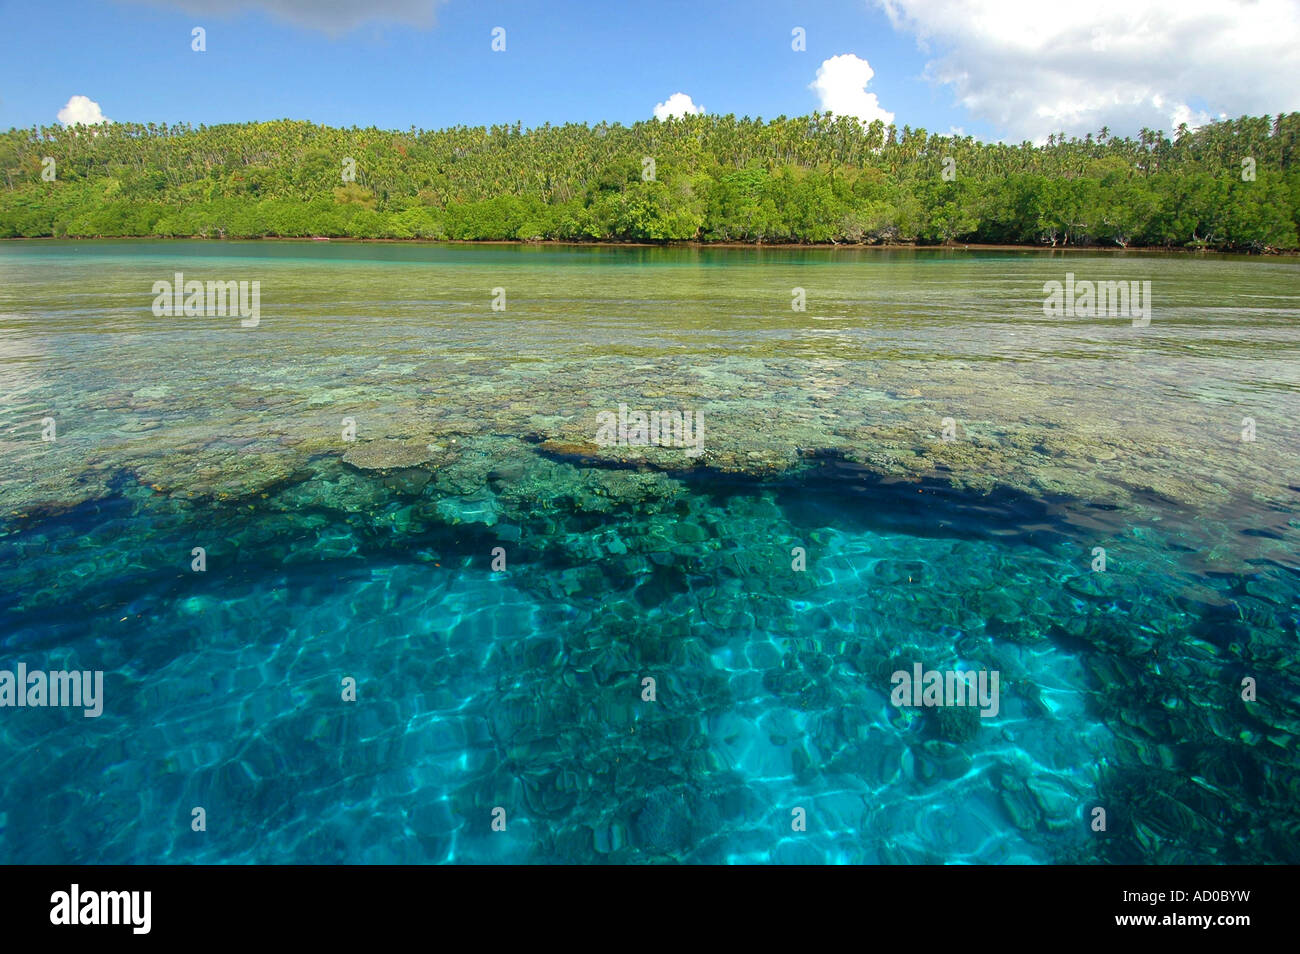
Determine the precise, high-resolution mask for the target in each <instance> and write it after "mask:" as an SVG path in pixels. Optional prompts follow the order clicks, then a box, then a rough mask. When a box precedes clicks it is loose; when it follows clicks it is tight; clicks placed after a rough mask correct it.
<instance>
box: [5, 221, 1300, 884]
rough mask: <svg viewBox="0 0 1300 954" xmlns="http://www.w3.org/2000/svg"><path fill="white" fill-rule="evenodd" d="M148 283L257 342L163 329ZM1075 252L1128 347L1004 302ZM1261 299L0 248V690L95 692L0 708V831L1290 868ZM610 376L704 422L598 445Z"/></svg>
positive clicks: (1178, 275) (212, 841) (1215, 288)
mask: <svg viewBox="0 0 1300 954" xmlns="http://www.w3.org/2000/svg"><path fill="white" fill-rule="evenodd" d="M175 271H183V272H184V273H185V274H186V277H194V278H200V279H220V280H252V281H259V282H260V283H261V302H262V305H261V320H260V324H259V325H258V326H257V327H256V328H247V329H244V328H240V327H239V321H238V318H237V317H236V318H233V319H232V318H230V317H221V316H213V317H207V316H203V317H197V318H166V317H157V316H155V315H154V314H153V313H152V311H151V309H150V306H151V303H152V302H153V298H154V296H153V294H152V293H151V286H152V285H153V283H154V282H155V281H158V280H170V279H171V278H172V275H173V273H174V272H175ZM1066 271H1070V272H1073V273H1075V274H1078V275H1080V276H1084V277H1087V276H1095V278H1096V279H1097V280H1119V279H1123V280H1130V279H1134V280H1138V279H1141V280H1150V281H1151V282H1152V285H1153V289H1154V299H1155V306H1154V308H1153V312H1152V317H1151V322H1150V326H1149V327H1144V328H1137V327H1134V326H1133V325H1132V323H1131V322H1130V321H1128V320H1125V319H1123V318H1112V317H1103V318H1096V319H1090V318H1067V319H1059V320H1053V319H1048V318H1046V317H1045V316H1044V314H1043V311H1042V308H1041V303H1042V298H1043V293H1042V286H1043V283H1044V282H1045V281H1048V280H1052V279H1057V280H1060V279H1063V278H1064V274H1065V272H1066ZM1298 278H1300V265H1297V264H1295V263H1294V262H1292V261H1288V260H1279V261H1258V260H1255V261H1252V260H1242V259H1230V258H1216V257H1199V258H1197V257H1192V256H1157V255H1138V254H1132V255H1072V256H1063V255H1060V254H1053V253H1032V252H1025V253H992V252H982V253H969V252H961V251H953V252H945V251H936V252H931V253H926V252H898V253H886V252H880V251H870V250H868V251H865V252H849V251H842V250H841V251H831V252H827V251H749V250H745V251H739V250H738V251H723V250H708V251H701V250H657V249H582V248H573V249H550V248H545V249H537V248H517V247H473V248H469V247H439V246H419V245H402V246H384V245H351V244H340V243H287V242H286V243H215V242H214V243H148V242H103V243H82V244H76V243H59V242H21V243H6V244H5V245H3V246H0V279H3V281H2V282H0V382H3V391H0V394H3V409H4V414H3V415H2V418H3V420H2V421H0V442H2V443H3V451H4V453H3V455H2V456H0V514H3V523H2V524H0V670H5V669H9V670H14V669H16V667H17V665H18V664H19V663H20V662H21V663H25V664H26V666H27V667H28V669H29V670H33V669H43V670H57V669H72V668H76V669H86V670H102V671H103V672H104V695H105V698H104V711H103V714H102V715H101V716H100V717H99V718H96V719H87V718H84V717H83V716H82V713H81V711H80V710H77V709H57V708H22V709H19V708H0V860H4V861H6V862H10V863H59V862H72V863H151V862H199V863H248V862H305V863H336V862H341V863H378V862H398V863H437V862H453V863H476V862H477V863H483V862H487V863H492V862H530V863H535V862H543V863H546V862H550V863H554V862H613V863H645V862H665V861H667V862H674V861H677V862H721V863H727V862H732V863H737V862H739V863H743V862H776V863H915V862H955V863H1007V862H1012V863H1016V862H1020V863H1052V862H1084V863H1096V862H1111V863H1114V862H1128V863H1148V862H1152V863H1169V862H1211V863H1214V862H1290V863H1294V862H1296V861H1300V849H1298V848H1297V844H1298V842H1297V838H1296V833H1297V826H1298V825H1300V817H1298V816H1297V808H1296V806H1297V805H1298V804H1300V799H1298V796H1300V775H1297V754H1296V745H1297V739H1298V738H1300V679H1298V678H1297V676H1298V673H1297V662H1296V660H1297V649H1298V648H1300V642H1298V633H1297V626H1298V625H1300V560H1297V557H1296V554H1297V541H1298V540H1300V513H1297V503H1298V502H1300V475H1298V469H1297V463H1298V462H1300V441H1298V440H1297V437H1300V434H1298V433H1297V423H1296V422H1297V421H1300V371H1298V370H1297V369H1298V368H1300V364H1298V363H1297V353H1296V352H1297V346H1298V345H1300V334H1298V333H1297V326H1296V323H1295V322H1296V319H1297V317H1298V316H1300V282H1298V281H1297V279H1298ZM796 287H798V288H803V289H804V290H805V293H806V298H807V302H808V304H807V310H806V311H804V312H797V311H793V310H792V309H791V307H790V303H791V300H792V292H791V290H792V289H794V288H796ZM495 288H503V289H504V290H505V299H506V302H507V304H506V309H505V310H504V311H493V310H492V300H493V296H494V292H493V289H495ZM620 403H622V404H627V405H629V406H631V407H634V408H636V407H640V408H646V409H649V408H651V407H655V408H661V407H662V408H681V409H685V410H692V411H695V412H698V413H699V414H700V415H701V416H702V419H703V421H704V422H705V423H704V439H703V453H702V454H701V455H700V456H699V457H695V458H693V457H688V456H687V455H685V454H684V453H683V452H682V450H681V449H680V448H649V449H646V448H628V447H603V446H600V445H598V444H597V443H596V442H595V440H594V435H595V433H596V428H597V424H596V420H597V414H598V413H599V412H601V411H607V410H611V409H616V408H617V407H618V405H619V404H620ZM47 417H49V418H53V419H54V420H55V422H56V424H57V435H58V436H57V440H55V441H52V442H49V441H42V440H41V431H42V426H43V425H42V423H41V422H42V421H43V420H44V419H45V418H47ZM946 417H950V418H952V419H953V422H954V425H955V430H956V434H955V439H954V440H952V441H944V440H943V439H942V436H941V434H942V429H943V424H942V420H943V418H946ZM1246 417H1249V418H1251V419H1252V420H1253V421H1254V422H1255V426H1256V433H1255V440H1253V441H1243V440H1242V439H1241V430H1242V419H1243V418H1246ZM344 418H349V419H351V420H352V421H354V423H355V426H356V440H355V441H345V440H344V439H343V436H342V429H343V423H342V422H343V419H344ZM194 547H204V548H205V550H206V560H207V564H206V570H205V571H204V572H202V573H199V572H194V571H193V570H192V568H191V560H192V550H193V548H194ZM1096 547H1104V548H1105V551H1106V558H1107V567H1106V570H1105V571H1104V572H1098V571H1095V570H1094V569H1093V562H1094V548H1096ZM496 548H501V549H500V550H497V549H496ZM795 548H802V550H803V553H804V558H805V560H806V568H805V569H802V570H797V569H794V568H793V566H792V564H793V563H795V562H796V561H795V558H794V555H793V554H792V551H793V550H794V549H795ZM497 555H503V556H504V559H505V561H506V562H505V567H504V568H494V565H493V563H494V558H496V557H497ZM499 566H500V564H499V562H498V567H499ZM913 663H922V664H923V665H924V666H925V667H926V668H929V669H938V670H946V669H954V668H955V669H961V670H981V669H982V670H996V671H998V672H999V673H1000V676H1001V693H1000V709H999V712H998V714H997V716H996V717H993V718H987V719H980V718H978V717H976V718H974V719H971V718H967V716H969V715H970V714H971V713H970V712H969V710H968V711H966V712H958V711H955V710H953V709H942V708H931V709H924V708H922V709H910V708H901V709H900V708H899V707H896V706H894V705H892V704H891V702H890V674H891V673H893V672H894V671H897V670H899V669H910V668H911V666H912V665H913ZM345 677H351V678H353V679H355V680H356V686H357V688H356V699H355V701H345V700H344V699H343V687H342V682H343V680H344V678H345ZM646 677H651V678H653V679H654V680H655V683H656V698H655V700H654V701H646V700H644V699H643V696H642V693H643V683H642V680H643V679H644V678H646ZM1247 677H1249V678H1251V679H1253V680H1255V683H1256V691H1257V698H1256V699H1254V700H1253V701H1245V700H1243V698H1242V686H1241V683H1242V680H1243V679H1244V678H1247ZM195 807H202V808H204V809H205V812H206V821H207V827H206V830H205V831H201V832H200V831H194V830H192V826H191V820H192V811H193V809H194V808H195ZM1099 807H1100V808H1104V809H1105V812H1106V829H1105V830H1104V831H1096V830H1094V829H1093V825H1092V822H1093V819H1094V810H1095V809H1096V808H1099ZM496 808H501V809H504V812H505V830H504V831H494V830H493V827H492V822H493V810H494V809H496ZM797 809H802V810H803V814H804V816H805V817H806V830H795V829H794V827H792V819H793V818H794V817H795V815H796V810H797Z"/></svg>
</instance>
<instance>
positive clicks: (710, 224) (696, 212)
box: [0, 113, 1300, 251]
mask: <svg viewBox="0 0 1300 954" xmlns="http://www.w3.org/2000/svg"><path fill="white" fill-rule="evenodd" d="M1298 137H1300V113H1289V114H1279V115H1278V116H1277V117H1275V118H1269V117H1262V118H1252V117H1242V118H1241V119H1236V120H1228V121H1224V122H1218V123H1213V124H1210V125H1207V126H1204V127H1201V128H1199V129H1197V130H1195V131H1189V130H1188V129H1187V128H1186V127H1181V128H1180V129H1179V130H1178V131H1177V132H1176V134H1175V136H1174V138H1173V139H1170V138H1168V137H1166V136H1165V134H1164V133H1163V132H1162V131H1152V130H1146V129H1144V130H1142V132H1141V134H1140V136H1139V137H1138V138H1137V139H1136V140H1135V139H1130V138H1116V137H1113V136H1111V135H1109V131H1108V130H1105V129H1103V130H1101V131H1100V132H1098V133H1097V134H1096V135H1092V134H1089V135H1088V136H1086V137H1084V138H1083V139H1078V138H1069V139H1067V138H1066V137H1065V136H1064V134H1061V135H1059V136H1056V135H1054V136H1051V137H1049V139H1048V142H1047V144H1046V145H1043V146H1035V145H1033V144H1031V143H1028V142H1023V143H1020V144H1019V145H1008V144H1005V143H983V142H978V141H975V140H974V139H972V138H971V137H969V136H966V137H954V136H939V135H932V134H930V133H927V132H926V130H924V129H911V128H909V127H907V126H904V127H903V128H902V129H901V130H899V129H897V128H895V127H894V126H892V125H891V126H889V127H884V126H882V124H881V123H880V122H878V121H877V122H874V123H872V124H870V125H869V126H866V125H863V124H862V123H860V122H858V121H857V120H856V119H852V118H849V117H833V116H831V115H830V114H829V113H826V114H813V115H810V116H802V117H796V118H787V117H785V116H781V117H778V118H776V119H774V120H770V121H766V122H765V121H763V120H762V119H749V118H744V119H737V118H736V117H735V116H730V115H727V116H714V115H696V116H686V117H683V118H679V119H670V120H667V121H659V120H650V121H647V122H640V123H636V124H635V125H632V126H622V125H618V124H612V125H611V124H606V123H601V124H598V125H595V126H588V125H586V124H580V125H579V124H566V125H563V126H551V125H544V126H541V127H538V128H536V129H530V130H523V129H521V128H520V127H519V125H518V124H515V125H501V126H492V127H490V128H485V127H475V128H470V127H464V126H458V127H455V128H452V129H444V130H438V131H422V130H416V129H414V128H412V129H410V130H409V131H406V132H392V131H384V130H380V129H374V128H369V129H358V128H356V127H353V128H351V129H335V128H331V127H326V126H319V125H316V124H313V123H309V122H299V121H291V120H279V121H275V122H263V123H243V124H233V125H221V126H212V127H205V126H199V127H198V128H193V127H191V126H188V125H174V126H158V125H154V124H152V123H150V124H147V125H141V124H133V123H113V124H105V125H99V126H74V127H68V128H64V127H43V128H32V129H30V130H17V129H11V130H9V131H8V132H5V133H0V173H2V174H3V185H2V187H0V237H16V236H32V237H35V236H58V237H94V236H103V237H110V236H204V237H227V238H239V237H260V236H283V237H305V236H349V237H354V238H427V239H464V240H473V239H495V240H501V239H521V240H525V241H527V240H541V239H558V240H569V241H592V240H605V241H641V242H666V241H684V240H694V241H704V242H717V241H727V242H767V243H785V242H811V243H823V242H826V243H829V242H835V243H843V242H850V243H858V242H865V243H889V242H918V243H942V242H951V241H965V242H991V243H1010V244H1050V245H1060V246H1075V245H1112V246H1114V245H1133V246H1157V247H1193V248H1217V249H1240V250H1249V251H1260V250H1264V249H1269V248H1281V249H1294V248H1297V246H1298V245H1300V241H1298V239H1297V228H1298V226H1300V163H1297V161H1296V157H1297V138H1298ZM51 159H52V160H53V163H51V162H50V161H49V160H51ZM348 160H351V161H352V162H351V167H350V166H349V162H348ZM349 173H350V174H349ZM51 176H52V178H51Z"/></svg>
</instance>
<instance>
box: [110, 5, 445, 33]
mask: <svg viewBox="0 0 1300 954" xmlns="http://www.w3.org/2000/svg"><path fill="white" fill-rule="evenodd" d="M135 2H137V3H147V4H150V5H152V6H170V7H179V8H180V9H181V10H184V11H185V12H186V13H192V14H194V15H196V16H224V15H228V14H239V13H246V12H248V11H250V10H256V11H261V12H264V13H268V14H270V15H271V16H273V17H275V18H276V19H279V20H284V21H285V22H287V23H292V24H294V25H295V26H302V27H308V28H309V29H313V30H323V31H324V32H326V33H331V34H340V33H346V32H347V31H349V30H352V29H354V28H356V27H358V26H360V25H361V24H363V23H366V22H369V21H386V22H389V23H402V24H407V25H409V26H415V27H420V28H422V29H428V28H429V27H432V26H433V25H434V23H435V22H436V16H435V12H436V9H437V7H438V5H439V4H440V3H445V2H447V0H135ZM199 25H200V26H201V25H202V24H199Z"/></svg>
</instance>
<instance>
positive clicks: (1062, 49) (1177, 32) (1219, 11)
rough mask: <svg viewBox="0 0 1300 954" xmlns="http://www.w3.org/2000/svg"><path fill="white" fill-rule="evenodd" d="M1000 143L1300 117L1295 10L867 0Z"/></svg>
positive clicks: (1165, 0) (1233, 3)
mask: <svg viewBox="0 0 1300 954" xmlns="http://www.w3.org/2000/svg"><path fill="white" fill-rule="evenodd" d="M874 2H875V4H876V5H877V6H878V7H880V8H881V9H883V10H884V11H885V13H886V14H887V15H888V17H889V19H890V22H891V23H892V24H893V26H894V28H895V29H896V30H899V31H903V32H907V33H911V34H913V35H914V36H915V37H916V39H917V41H918V43H919V45H920V47H921V49H922V50H923V51H924V52H926V53H928V54H930V55H931V56H932V59H930V61H929V62H928V63H927V64H926V71H925V72H926V76H927V78H929V79H930V80H932V81H933V82H936V83H939V84H942V85H946V86H948V87H949V88H951V90H952V91H953V94H954V96H955V97H956V101H957V103H958V104H959V105H961V106H962V107H964V108H965V109H967V110H968V111H969V112H970V113H971V114H972V115H973V116H977V117H979V118H980V119H984V120H987V121H988V122H990V123H992V124H993V125H995V126H996V127H998V130H999V132H1000V133H1001V134H1002V135H1003V136H1004V137H1005V138H1006V139H1009V140H1011V141H1020V140H1022V139H1030V140H1034V141H1037V142H1042V141H1043V140H1044V139H1046V138H1047V136H1048V135H1049V134H1050V133H1053V132H1065V133H1068V134H1071V135H1080V136H1081V135H1083V134H1084V133H1086V132H1095V131H1097V130H1098V129H1100V128H1101V127H1102V126H1109V127H1110V128H1111V130H1112V131H1113V132H1114V133H1115V134H1117V135H1133V134H1135V133H1136V132H1137V131H1138V130H1139V129H1141V128H1142V127H1143V126H1145V127H1147V128H1150V129H1163V130H1164V131H1165V133H1166V134H1170V133H1172V132H1173V131H1174V130H1175V129H1176V128H1177V127H1178V124H1179V123H1183V122H1185V123H1187V124H1188V126H1190V127H1193V128H1194V127H1196V126H1198V125H1201V124H1203V123H1206V122H1208V121H1209V120H1210V119H1211V118H1214V117H1218V116H1232V117H1236V116H1240V115H1243V114H1251V115H1256V116H1258V115H1262V114H1265V113H1268V114H1274V113H1277V112H1290V111H1292V110H1296V109H1300V4H1296V3H1295V0H1143V2H1141V3H1135V2H1133V0H1088V2H1087V3H1078V4H1075V3H1069V4H1066V3H1060V4H1056V3H1043V2H1041V0H982V2H981V0H874Z"/></svg>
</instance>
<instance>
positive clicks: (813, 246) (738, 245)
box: [0, 235, 1300, 258]
mask: <svg viewBox="0 0 1300 954" xmlns="http://www.w3.org/2000/svg"><path fill="white" fill-rule="evenodd" d="M0 242H340V243H345V244H350V245H466V246H472V245H527V246H537V247H543V248H694V249H711V248H720V249H731V250H735V249H755V250H765V249H771V250H783V249H793V250H803V251H807V250H819V249H820V250H827V251H830V250H834V249H844V250H850V249H851V250H854V251H863V250H871V251H897V250H902V249H909V250H912V251H920V252H964V251H971V252H1108V253H1109V252H1116V253H1118V252H1149V253H1158V254H1170V253H1178V254H1185V255H1202V254H1210V255H1234V256H1244V257H1251V256H1259V257H1261V258H1263V257H1280V258H1297V257H1300V249H1266V250H1264V251H1262V252H1252V251H1245V250H1241V249H1211V248H1186V247H1178V246H1164V245H1124V246H1121V245H1056V246H1053V245H1043V244H1033V245H1031V244H1028V243H1026V244H1024V245H1008V244H991V243H980V242H951V243H947V244H928V243H923V242H890V243H883V242H872V243H868V242H861V243H856V244H855V243H852V242H699V241H683V240H673V241H667V242H611V241H608V240H600V241H591V242H573V241H569V240H566V239H424V238H352V237H350V236H282V235H261V236H245V237H238V238H211V237H210V236H202V235H188V236H175V235H111V236H93V237H77V238H70V237H67V236H62V237H60V236H53V235H39V236H30V237H28V236H6V237H4V238H0Z"/></svg>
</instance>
